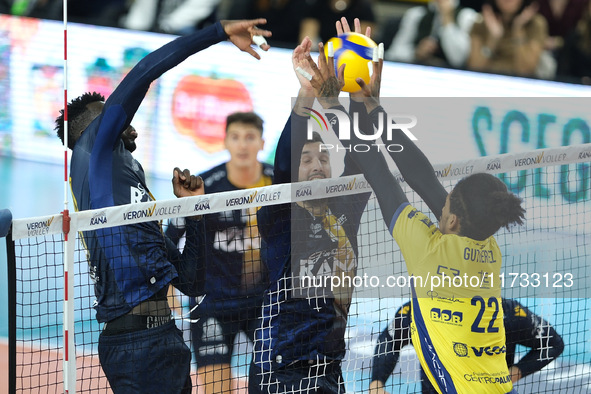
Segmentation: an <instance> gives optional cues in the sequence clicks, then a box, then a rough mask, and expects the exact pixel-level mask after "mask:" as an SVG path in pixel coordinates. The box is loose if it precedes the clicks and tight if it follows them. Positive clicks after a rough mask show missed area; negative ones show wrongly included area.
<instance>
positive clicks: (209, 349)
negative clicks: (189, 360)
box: [191, 306, 260, 368]
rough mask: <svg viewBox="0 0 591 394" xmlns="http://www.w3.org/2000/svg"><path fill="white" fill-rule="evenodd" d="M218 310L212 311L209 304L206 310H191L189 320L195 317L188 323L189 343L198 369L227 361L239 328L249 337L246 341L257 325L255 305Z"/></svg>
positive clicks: (252, 334) (229, 358)
mask: <svg viewBox="0 0 591 394" xmlns="http://www.w3.org/2000/svg"><path fill="white" fill-rule="evenodd" d="M220 309H221V311H215V312H214V311H212V308H211V306H208V308H207V309H202V308H201V306H200V307H198V308H197V309H195V310H194V311H193V312H192V313H191V319H192V320H197V322H195V323H192V324H191V343H192V346H193V351H194V353H195V360H196V361H197V366H198V367H199V368H201V367H204V366H208V365H217V364H230V363H231V361H232V353H233V351H234V341H235V339H236V336H237V335H238V334H239V333H240V332H241V331H242V332H244V333H245V334H246V336H247V337H248V338H249V339H250V344H252V342H253V340H254V331H255V329H257V328H258V324H259V323H258V320H257V319H258V314H259V312H260V307H259V306H255V307H253V306H249V307H245V308H242V309H238V310H236V309H235V310H230V311H228V310H223V308H220ZM220 312H221V313H220ZM247 362H250V360H248V361H247Z"/></svg>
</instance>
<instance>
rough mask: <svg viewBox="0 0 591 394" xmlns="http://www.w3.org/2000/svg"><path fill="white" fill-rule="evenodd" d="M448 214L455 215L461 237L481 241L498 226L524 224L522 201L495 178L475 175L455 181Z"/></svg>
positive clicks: (482, 174) (481, 174)
mask: <svg viewBox="0 0 591 394" xmlns="http://www.w3.org/2000/svg"><path fill="white" fill-rule="evenodd" d="M449 199H450V211H451V213H453V214H455V215H456V216H458V219H459V221H460V235H463V236H466V237H469V238H472V239H475V240H477V241H483V240H485V239H486V238H488V237H490V236H491V235H493V234H495V233H496V232H497V231H498V230H499V229H500V228H501V227H505V228H507V229H509V226H510V225H511V224H519V225H521V224H523V220H524V218H525V209H524V208H523V207H522V206H521V203H522V201H523V200H522V199H521V198H519V197H517V196H516V195H515V194H513V193H510V192H509V191H508V190H507V186H506V185H505V184H504V183H503V182H502V181H501V180H500V179H499V178H497V177H495V176H493V175H490V174H484V173H478V174H473V175H470V176H468V177H466V178H464V179H462V180H461V181H459V182H458V184H457V185H456V187H455V188H454V189H453V190H452V192H451V194H450V196H449Z"/></svg>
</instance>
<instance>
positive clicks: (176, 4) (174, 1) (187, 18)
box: [120, 0, 220, 35]
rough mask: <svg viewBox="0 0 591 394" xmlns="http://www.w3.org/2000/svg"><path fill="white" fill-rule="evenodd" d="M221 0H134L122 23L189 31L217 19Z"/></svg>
mask: <svg viewBox="0 0 591 394" xmlns="http://www.w3.org/2000/svg"><path fill="white" fill-rule="evenodd" d="M219 3H220V0H134V1H133V2H132V3H131V5H130V7H129V11H128V12H127V14H126V15H125V16H124V17H123V18H122V19H121V23H120V25H121V27H123V28H126V29H134V30H146V31H157V32H163V33H169V34H178V35H186V34H191V33H193V32H194V31H195V30H198V29H201V28H203V27H205V26H207V25H208V24H210V23H213V22H215V19H216V11H217V7H218V4H219Z"/></svg>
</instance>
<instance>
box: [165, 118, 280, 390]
mask: <svg viewBox="0 0 591 394" xmlns="http://www.w3.org/2000/svg"><path fill="white" fill-rule="evenodd" d="M263 146H264V140H263V120H262V119H261V118H260V117H259V116H258V115H257V114H255V113H254V112H235V113H232V114H230V115H228V117H227V119H226V135H225V137H224V147H225V148H226V150H227V151H228V153H229V154H230V160H228V161H227V162H225V163H222V164H219V165H217V166H215V167H213V168H211V169H210V170H208V171H205V172H204V173H202V174H200V176H201V178H202V179H203V183H204V186H205V193H207V194H211V193H219V192H226V191H231V190H239V189H248V188H255V187H262V186H268V185H271V183H272V182H273V167H272V166H270V165H268V164H266V163H261V162H259V161H258V158H257V156H258V153H259V152H260V151H261V150H262V149H263ZM256 211H257V210H256V208H251V209H237V210H231V211H223V212H219V213H215V214H210V215H205V217H204V219H203V220H204V222H205V225H204V228H205V248H206V252H205V259H206V271H205V272H206V280H205V293H206V294H207V296H206V297H205V298H204V299H202V300H201V302H200V303H199V307H197V308H195V305H196V300H195V298H192V299H191V303H190V306H191V308H192V309H191V321H192V324H191V340H192V342H191V344H192V346H193V351H194V354H195V360H196V361H197V366H198V370H197V372H198V375H199V378H200V381H201V385H200V386H201V387H202V388H203V389H204V391H205V393H207V394H210V393H211V394H217V393H229V392H231V389H232V374H231V357H232V353H233V349H234V342H235V339H236V337H237V335H238V334H239V333H240V332H241V331H242V332H244V333H245V334H246V336H247V337H248V338H249V339H250V340H251V341H252V340H253V337H254V330H255V328H256V324H257V318H258V316H259V312H260V304H261V300H262V293H263V291H264V290H265V288H264V285H265V280H266V272H265V270H264V267H263V266H262V264H261V261H260V237H259V236H258V227H257V221H256ZM184 232H185V229H184V223H182V218H181V219H177V220H175V221H174V222H171V223H170V224H169V226H168V228H167V230H166V234H167V235H169V236H170V238H171V240H172V241H173V242H175V243H178V241H179V240H180V237H181V236H182V235H183V234H184Z"/></svg>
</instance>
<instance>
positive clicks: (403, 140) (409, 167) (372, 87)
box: [337, 18, 447, 219]
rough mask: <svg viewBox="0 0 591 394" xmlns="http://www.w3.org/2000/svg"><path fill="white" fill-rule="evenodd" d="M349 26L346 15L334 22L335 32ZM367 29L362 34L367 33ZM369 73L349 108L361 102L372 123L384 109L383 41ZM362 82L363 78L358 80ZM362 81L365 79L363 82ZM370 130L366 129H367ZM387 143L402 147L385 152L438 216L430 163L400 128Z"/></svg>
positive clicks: (439, 189)
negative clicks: (370, 75)
mask: <svg viewBox="0 0 591 394" xmlns="http://www.w3.org/2000/svg"><path fill="white" fill-rule="evenodd" d="M354 23H355V32H356V33H361V27H360V25H359V20H358V19H357V18H356V19H355V21H354ZM350 31H351V29H350V27H349V24H348V23H347V20H346V18H341V20H340V21H339V22H337V33H338V34H342V33H343V32H345V33H346V32H350ZM370 33H371V31H366V32H365V35H366V36H368V37H369V36H370ZM373 60H374V61H373V73H372V78H371V80H370V83H369V85H367V87H366V88H363V89H361V90H359V91H357V92H354V93H351V95H350V96H351V107H350V110H351V112H358V113H359V112H362V111H363V107H364V106H365V107H366V109H367V112H369V114H370V117H371V118H372V122H373V124H374V125H376V126H377V125H378V122H379V118H380V117H382V116H383V114H384V110H383V108H382V107H381V106H380V103H379V98H380V87H381V83H382V69H383V64H384V53H383V44H380V46H379V50H378V57H377V59H375V58H374V59H373ZM361 83H363V81H361ZM363 85H365V83H363ZM368 130H370V129H368ZM388 143H392V144H398V145H401V146H403V147H404V149H403V150H402V151H401V152H389V154H390V157H391V158H392V160H394V163H396V166H397V167H398V169H399V170H400V174H401V175H402V177H403V178H404V180H405V181H406V183H408V185H409V186H410V187H411V188H412V189H413V190H414V191H415V192H416V193H417V194H418V195H419V197H421V199H423V201H425V203H426V204H427V206H428V207H429V209H430V210H431V212H433V214H434V215H435V217H436V218H437V219H439V218H440V217H441V210H442V209H443V206H444V205H445V199H446V197H447V191H446V190H445V189H444V188H443V186H442V185H441V183H440V182H439V180H438V179H437V177H436V176H435V171H434V169H433V166H432V165H431V163H430V162H429V159H427V156H425V154H424V153H423V152H422V151H421V150H420V149H419V148H418V147H417V146H416V145H415V143H414V142H413V141H412V140H411V139H410V138H408V136H407V135H406V134H405V133H403V132H402V131H399V132H395V133H392V140H391V141H388Z"/></svg>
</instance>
